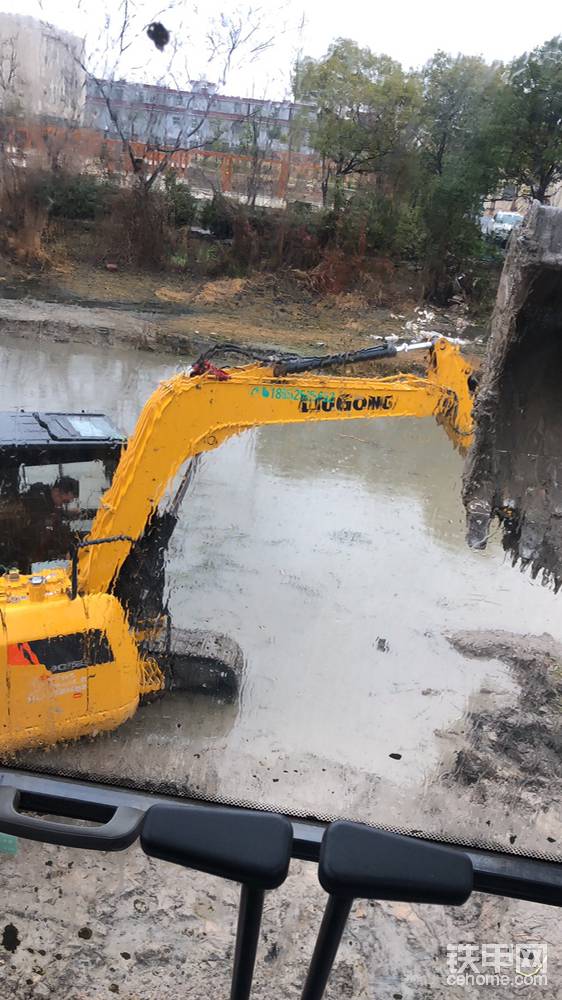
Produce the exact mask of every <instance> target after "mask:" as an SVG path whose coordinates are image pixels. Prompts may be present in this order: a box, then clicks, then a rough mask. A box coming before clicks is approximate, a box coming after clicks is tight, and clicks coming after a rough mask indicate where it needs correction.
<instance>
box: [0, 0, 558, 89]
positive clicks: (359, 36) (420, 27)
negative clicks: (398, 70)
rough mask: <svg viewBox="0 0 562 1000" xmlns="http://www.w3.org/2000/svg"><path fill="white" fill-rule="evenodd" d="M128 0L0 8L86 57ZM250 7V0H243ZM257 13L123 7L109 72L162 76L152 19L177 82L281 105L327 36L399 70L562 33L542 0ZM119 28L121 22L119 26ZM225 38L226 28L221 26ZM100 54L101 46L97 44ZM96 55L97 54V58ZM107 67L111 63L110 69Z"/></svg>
mask: <svg viewBox="0 0 562 1000" xmlns="http://www.w3.org/2000/svg"><path fill="white" fill-rule="evenodd" d="M125 2H126V0H72V2H69V0H0V11H4V12H7V13H16V14H30V15H32V16H39V17H42V18H43V19H44V20H47V21H49V22H50V23H52V24H54V25H56V26H57V27H60V28H65V29H66V30H69V31H73V32H75V33H77V34H79V35H81V36H85V37H86V39H87V45H88V50H89V51H90V52H92V51H93V50H94V49H95V48H96V45H97V44H98V40H99V38H100V34H103V31H104V29H103V21H104V18H105V15H106V13H107V12H110V20H111V25H112V28H113V30H114V31H115V28H116V26H117V24H118V21H119V12H120V9H122V4H123V3H125ZM250 2H251V0H250ZM255 2H256V7H255V8H254V11H257V10H258V9H259V14H256V13H254V14H253V15H252V16H251V17H250V19H249V20H248V18H247V10H248V6H247V4H248V0H246V4H240V3H239V0H231V2H229V0H206V2H205V3H204V6H202V7H201V8H199V7H198V5H197V0H195V2H194V3H183V2H181V0H172V5H173V9H172V10H165V8H167V7H168V5H169V0H128V3H129V10H131V11H133V26H132V30H131V33H130V39H128V40H131V42H132V44H131V46H130V48H129V49H127V50H126V52H125V53H124V54H123V56H120V57H119V59H117V58H116V56H115V53H116V51H117V50H116V36H115V43H114V44H113V45H112V46H111V59H110V60H109V59H108V57H107V53H106V52H105V51H104V53H103V60H104V61H105V62H106V63H107V68H108V69H111V70H112V71H113V72H115V75H117V76H118V77H124V78H134V79H142V80H144V81H145V82H157V81H158V80H161V79H164V78H168V79H169V74H170V52H169V49H168V50H167V51H165V52H164V53H163V54H162V53H158V52H157V51H156V50H155V49H154V48H153V46H152V45H151V43H149V42H148V40H147V39H146V38H145V37H144V35H143V31H142V29H143V28H144V26H145V25H146V23H147V22H148V21H150V20H152V19H154V17H155V15H158V14H160V16H159V17H158V19H160V20H161V21H162V22H163V23H164V24H166V27H170V29H171V30H172V32H173V37H175V38H181V39H182V40H183V45H182V48H181V52H180V51H178V52H177V53H176V56H175V59H174V62H173V67H172V68H173V70H174V73H175V75H176V78H177V80H178V85H180V86H184V85H185V80H186V79H187V78H189V77H191V78H192V79H198V78H201V77H204V78H206V79H211V80H215V81H218V82H219V89H220V91H221V92H223V93H230V94H240V95H252V94H253V95H254V96H257V97H265V96H268V97H272V98H281V97H284V96H288V93H289V81H290V67H291V65H292V64H293V63H294V61H295V57H296V55H297V53H299V52H301V53H302V54H304V55H310V56H314V57H318V56H321V55H322V54H323V53H324V52H325V51H326V50H327V48H328V46H329V44H330V42H332V41H333V40H334V39H335V38H338V37H345V38H353V39H354V40H355V41H357V42H358V43H359V44H360V45H364V46H367V47H368V48H370V49H372V50H373V51H374V52H385V53H386V54H387V55H390V56H392V57H393V58H394V59H397V60H398V61H400V62H401V63H402V64H403V66H404V67H405V68H407V69H408V68H411V67H415V66H421V65H422V64H423V63H424V62H426V61H427V60H428V59H429V58H430V57H431V55H432V54H433V53H434V52H435V51H436V50H437V49H443V50H445V51H446V52H451V53H453V54H457V53H458V52H463V53H464V54H466V55H482V56H484V58H485V59H487V60H488V61H493V60H496V59H499V60H502V61H508V60H510V59H512V58H513V57H514V56H517V55H520V54H521V53H522V52H525V51H528V50H529V49H532V48H534V47H535V46H536V45H539V44H540V43H541V42H543V41H545V40H546V39H548V38H552V37H553V36H554V35H557V34H560V33H562V7H561V5H560V0H541V2H540V6H539V7H538V8H537V9H536V10H537V14H538V16H530V14H529V8H528V5H527V4H525V5H523V3H522V0H509V2H508V0H472V2H470V3H466V4H463V5H460V4H459V5H455V4H453V3H451V0H421V2H420V0H402V2H401V3H389V4H387V5H385V6H383V5H381V4H377V3H369V2H368V0H367V2H365V0H351V2H347V3H342V2H341V0H340V2H337V3H336V2H335V0H307V2H306V3H305V4H304V5H303V2H302V0H255ZM223 12H226V13H227V14H229V15H230V16H231V17H233V18H234V19H236V18H237V17H238V16H240V15H242V22H243V23H250V24H253V23H256V22H259V25H260V27H259V30H257V31H256V33H255V34H254V35H253V36H252V39H251V40H250V41H249V42H248V43H247V44H246V46H244V47H243V48H242V49H241V50H240V57H239V59H238V61H236V60H234V61H233V63H232V65H231V66H230V67H229V70H228V72H226V73H225V72H224V67H225V59H224V53H220V54H219V56H218V57H216V58H215V60H214V61H211V62H209V57H208V44H207V35H208V34H209V31H210V32H211V33H212V34H214V35H215V36H216V35H217V33H218V34H220V33H221V28H220V18H221V13H223ZM120 23H121V22H120V21H119V24H120ZM222 31H223V34H224V29H222ZM262 40H264V41H271V45H270V46H269V47H268V48H267V49H265V51H263V52H261V53H260V52H257V53H255V52H254V53H252V52H251V49H252V47H253V46H255V44H256V43H257V42H259V41H262ZM104 48H105V47H104ZM98 54H99V52H98ZM109 62H111V63H112V65H111V66H110V65H109Z"/></svg>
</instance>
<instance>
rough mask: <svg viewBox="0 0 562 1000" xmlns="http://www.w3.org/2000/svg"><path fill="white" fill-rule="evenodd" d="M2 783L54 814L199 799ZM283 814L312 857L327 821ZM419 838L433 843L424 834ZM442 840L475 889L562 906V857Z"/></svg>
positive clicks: (67, 784) (11, 775)
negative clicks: (48, 805)
mask: <svg viewBox="0 0 562 1000" xmlns="http://www.w3.org/2000/svg"><path fill="white" fill-rule="evenodd" d="M4 785H11V786H17V787H18V789H19V790H20V793H21V798H20V802H21V804H22V807H23V808H25V809H29V810H31V811H33V810H35V809H37V810H38V811H40V810H41V809H42V808H43V807H44V798H45V796H46V795H47V796H49V797H50V799H51V800H52V801H54V800H56V799H58V800H59V803H60V804H61V805H62V804H63V803H64V806H63V808H64V810H65V811H64V812H63V811H62V809H61V808H59V809H57V810H56V812H57V813H58V814H59V815H65V816H68V817H70V816H72V817H73V818H75V819H84V820H95V821H97V822H104V821H105V820H106V819H107V816H108V812H107V809H108V807H109V808H110V809H116V808H117V806H131V807H133V808H135V809H139V810H141V811H142V812H146V810H147V809H149V808H150V806H152V805H154V804H155V803H157V802H162V803H164V802H167V803H169V802H178V803H182V804H185V803H186V802H187V803H188V802H192V803H194V804H198V805H201V804H202V803H201V802H199V801H198V800H195V799H186V798H180V797H176V798H175V797H172V796H165V795H153V794H150V793H148V792H144V791H134V790H132V789H126V788H121V787H118V786H115V785H110V784H107V785H105V784H104V785H102V784H98V783H94V782H85V781H77V780H75V779H70V778H60V777H47V776H43V775H37V774H32V773H30V772H29V771H21V770H17V769H13V770H12V769H7V768H4V769H0V788H1V787H2V786H4ZM203 805H204V806H205V808H207V809H210V810H212V809H216V808H228V807H224V806H220V807H219V806H217V805H215V804H214V803H203ZM289 819H290V820H291V822H292V825H293V849H292V856H293V857H294V858H299V859H301V860H303V861H313V862H315V861H318V859H319V857H320V845H321V843H322V838H323V836H324V831H325V829H326V826H327V824H326V823H320V822H318V821H316V820H314V819H312V818H311V819H310V820H303V819H300V818H295V819H293V818H291V817H289ZM0 830H1V831H4V832H9V831H5V830H4V827H3V825H2V823H1V822H0ZM39 839H44V838H39ZM420 840H422V838H420ZM422 842H424V841H423V840H422ZM425 842H426V843H430V844H432V843H435V841H430V840H426V841H425ZM444 846H446V847H450V848H451V850H455V851H457V850H458V851H462V852H463V853H465V854H467V855H468V857H469V858H470V860H471V862H472V868H473V872H474V891H475V892H486V893H489V894H491V895H495V896H508V897H510V898H513V899H524V900H527V901H528V902H532V903H545V904H548V905H550V906H562V862H558V861H541V860H539V859H536V858H529V857H521V856H519V855H517V854H507V853H506V854H502V853H500V852H499V851H486V850H481V849H476V848H473V847H466V846H462V845H460V846H457V845H456V844H445V845H444Z"/></svg>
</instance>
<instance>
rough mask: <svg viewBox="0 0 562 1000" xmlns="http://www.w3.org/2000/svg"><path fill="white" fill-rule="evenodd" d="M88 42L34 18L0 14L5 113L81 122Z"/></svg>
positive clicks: (0, 102)
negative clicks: (82, 66)
mask: <svg viewBox="0 0 562 1000" xmlns="http://www.w3.org/2000/svg"><path fill="white" fill-rule="evenodd" d="M83 49H84V43H83V41H82V40H81V39H79V38H77V37H76V36H75V35H71V34H69V33H68V32H65V31H60V30H59V29H58V28H56V29H55V28H53V27H52V26H50V25H48V24H45V23H44V22H41V21H38V20H36V19H35V18H32V17H23V16H20V15H19V14H2V13H0V109H1V110H2V111H3V112H4V113H5V114H10V115H21V116H26V117H28V116H43V117H47V118H55V119H60V120H64V121H72V122H80V121H81V120H82V118H83V111H84V103H85V96H86V93H85V74H84V72H83V70H82V69H81V68H80V65H79V62H78V60H81V59H82V57H83Z"/></svg>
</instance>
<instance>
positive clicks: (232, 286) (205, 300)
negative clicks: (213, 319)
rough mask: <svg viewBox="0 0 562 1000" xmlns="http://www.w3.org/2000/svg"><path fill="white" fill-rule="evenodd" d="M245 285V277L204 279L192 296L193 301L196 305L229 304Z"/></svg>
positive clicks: (237, 296) (237, 297) (238, 295)
mask: <svg viewBox="0 0 562 1000" xmlns="http://www.w3.org/2000/svg"><path fill="white" fill-rule="evenodd" d="M246 286H247V279H246V278H219V279H215V280H214V281H206V282H205V284H204V285H202V286H201V288H200V289H199V290H198V291H197V292H196V293H195V295H194V296H193V302H194V303H195V304H196V305H198V306H216V305H230V304H231V303H232V302H234V301H235V300H237V299H239V298H240V296H241V295H242V293H243V292H244V290H245V289H246Z"/></svg>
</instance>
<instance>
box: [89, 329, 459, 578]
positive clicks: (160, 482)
mask: <svg viewBox="0 0 562 1000" xmlns="http://www.w3.org/2000/svg"><path fill="white" fill-rule="evenodd" d="M470 375H471V369H470V366H469V365H468V364H467V362H466V359H465V358H463V357H462V355H461V354H460V351H459V350H458V348H457V347H456V346H454V345H452V344H450V343H448V342H447V341H446V340H444V339H441V340H438V341H436V342H435V344H434V345H433V346H432V347H431V349H430V363H429V369H428V373H427V376H426V377H424V378H421V377H418V376H416V375H412V374H406V375H394V376H390V377H380V376H372V377H366V378H355V377H352V376H347V375H346V376H326V375H312V374H309V373H305V374H292V375H285V376H279V375H276V373H275V369H274V367H273V366H271V365H267V366H265V365H261V364H252V365H248V366H245V367H241V368H231V369H228V370H227V371H225V372H223V371H219V370H217V369H211V370H210V371H207V372H205V373H204V374H201V375H196V376H193V375H190V374H188V373H186V374H179V375H176V376H174V377H173V378H171V379H169V380H168V381H165V382H163V383H161V384H160V385H159V386H158V388H157V389H156V390H155V392H154V393H153V394H152V395H151V396H150V398H149V399H148V400H147V402H146V404H145V406H144V408H143V410H142V412H141V414H140V417H139V420H138V423H137V426H136V429H135V431H134V433H133V435H132V437H131V438H130V439H129V442H128V444H127V447H126V450H125V452H124V453H123V456H122V458H121V460H120V462H119V465H118V467H117V470H116V472H115V475H114V478H113V482H112V485H111V487H110V489H109V490H108V491H107V492H106V493H105V495H104V497H103V499H102V503H101V506H100V509H99V511H98V513H97V516H96V518H95V520H94V523H93V525H92V531H91V534H90V541H91V542H95V541H97V540H101V539H116V540H115V541H111V542H109V543H108V544H100V545H90V546H89V547H87V548H84V549H82V550H81V552H80V559H79V589H80V591H81V592H82V593H104V592H108V591H109V590H110V589H111V587H112V585H113V583H114V582H115V580H116V578H117V575H118V573H119V570H120V568H121V566H122V565H123V562H124V560H125V559H126V558H127V555H128V554H129V552H130V550H131V546H132V545H133V544H134V542H136V541H137V540H138V539H139V538H140V537H141V536H142V534H143V532H144V530H145V528H146V526H147V524H148V523H149V521H150V518H151V516H152V515H153V514H154V513H155V511H156V510H157V507H158V504H159V503H160V501H161V499H162V497H163V495H164V493H165V491H166V487H167V485H168V483H169V482H170V481H171V480H172V479H173V477H174V476H175V475H176V473H177V472H178V470H179V469H180V468H181V466H182V465H183V464H184V462H186V461H187V460H189V459H190V458H193V457H194V456H195V455H198V454H200V453H202V452H205V451H210V450H212V449H214V448H216V447H218V445H220V444H222V442H223V441H225V440H226V439H227V438H229V437H232V436H233V435H235V434H239V433H241V432H242V431H244V430H247V429H248V428H251V427H258V426H264V425H266V424H287V423H308V422H310V421H317V420H356V419H372V418H373V417H381V418H382V417H430V416H434V417H436V418H437V419H438V420H439V421H440V422H441V423H443V424H444V426H445V429H446V430H447V432H448V433H449V435H450V436H451V437H452V438H453V441H454V443H455V444H456V445H458V446H460V447H463V448H466V447H468V445H469V444H470V436H471V433H472V397H471V392H470V389H469V378H470Z"/></svg>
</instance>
